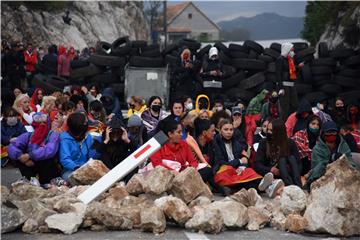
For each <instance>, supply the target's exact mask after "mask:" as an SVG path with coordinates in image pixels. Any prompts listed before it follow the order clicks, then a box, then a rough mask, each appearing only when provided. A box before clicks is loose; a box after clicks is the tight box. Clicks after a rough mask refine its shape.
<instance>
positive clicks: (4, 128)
mask: <svg viewBox="0 0 360 240" xmlns="http://www.w3.org/2000/svg"><path fill="white" fill-rule="evenodd" d="M19 119H20V118H19V114H18V112H17V111H16V110H15V109H13V108H8V109H6V111H5V113H4V117H3V119H2V120H1V167H5V166H6V164H7V163H8V161H9V158H8V151H7V146H8V145H9V144H10V142H11V141H14V140H15V139H16V137H17V136H19V135H21V134H22V133H25V132H26V129H25V127H24V125H23V124H22V123H21V121H20V120H19Z"/></svg>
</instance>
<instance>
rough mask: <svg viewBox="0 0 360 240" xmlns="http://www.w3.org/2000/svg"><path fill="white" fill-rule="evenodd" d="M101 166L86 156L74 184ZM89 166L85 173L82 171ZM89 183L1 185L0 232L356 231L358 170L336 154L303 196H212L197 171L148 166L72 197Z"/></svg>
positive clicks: (294, 190)
mask: <svg viewBox="0 0 360 240" xmlns="http://www.w3.org/2000/svg"><path fill="white" fill-rule="evenodd" d="M95 166H97V169H99V171H102V172H99V173H98V174H97V176H98V177H99V178H100V177H101V176H102V175H104V174H105V173H106V172H107V169H106V167H104V166H102V163H101V162H100V161H96V160H92V161H91V162H89V163H88V164H86V165H85V166H83V167H82V168H80V169H78V170H77V171H76V172H74V174H73V176H72V179H76V181H77V183H81V184H90V183H93V182H94V174H93V173H91V172H92V171H90V170H89V171H87V169H90V168H91V169H92V170H94V169H96V168H95ZM89 173H90V175H89ZM88 187H89V185H77V186H74V187H72V188H70V189H69V188H67V187H59V188H52V189H49V190H44V189H42V188H40V187H36V186H31V185H28V184H15V185H13V186H12V188H11V190H10V191H9V189H7V188H6V187H4V186H2V187H1V204H2V207H1V217H2V221H1V232H2V233H6V232H10V231H14V230H16V229H18V228H21V229H22V231H23V232H25V233H34V232H41V233H47V232H58V231H61V232H63V233H65V234H72V233H74V232H76V231H77V230H78V229H79V228H84V229H89V230H92V231H102V230H131V229H133V228H138V229H142V230H143V231H150V232H153V233H155V234H160V233H162V232H164V231H165V229H166V225H167V223H171V224H177V225H179V226H181V227H185V228H186V229H189V230H194V231H201V232H206V233H219V232H221V231H224V230H226V229H243V228H245V229H247V230H250V231H256V230H259V229H261V228H263V227H265V226H267V225H270V226H271V227H274V228H277V229H281V230H289V231H292V232H302V231H310V232H325V233H330V234H333V235H341V236H350V235H355V234H359V233H360V227H359V224H358V223H359V222H360V210H359V209H360V208H359V207H360V206H359V201H358V200H359V199H360V196H359V194H360V193H359V191H358V190H359V187H360V174H359V173H358V172H357V171H356V170H355V169H353V168H352V167H350V166H349V164H348V163H347V160H346V159H345V158H344V159H340V160H338V161H336V162H334V163H332V164H331V165H329V167H328V169H327V173H326V174H325V175H324V177H322V178H321V179H319V180H318V181H317V182H315V183H314V184H313V185H312V193H311V195H310V196H309V197H307V195H306V194H305V193H304V192H303V191H302V190H301V189H300V188H298V187H295V186H288V187H285V188H284V191H283V193H282V196H279V197H277V198H275V199H271V200H270V199H263V198H261V196H259V195H258V193H257V192H256V190H255V189H249V190H245V189H242V190H241V191H239V192H237V193H235V194H234V195H232V196H230V197H226V198H223V199H221V200H219V201H214V196H213V195H212V193H211V191H210V190H209V188H208V186H207V185H206V184H205V183H204V182H203V181H202V179H201V177H200V175H199V174H198V172H197V171H196V170H195V169H193V168H187V169H186V170H184V171H183V172H181V173H178V174H176V175H174V173H173V172H171V171H169V170H167V169H165V168H163V167H156V168H155V169H154V170H153V171H151V172H150V173H148V174H143V175H140V174H137V175H135V176H133V178H132V179H131V180H130V181H129V182H128V183H127V185H126V186H125V184H123V183H122V182H120V183H116V184H115V185H114V186H113V187H112V188H110V189H109V190H108V191H107V192H105V193H103V194H102V195H101V196H100V197H98V198H97V199H96V200H95V201H93V202H91V203H90V204H88V205H85V204H83V203H82V202H81V201H79V200H78V199H77V196H79V194H80V193H82V192H83V191H85V190H86V189H87V188H88Z"/></svg>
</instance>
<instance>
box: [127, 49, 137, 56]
mask: <svg viewBox="0 0 360 240" xmlns="http://www.w3.org/2000/svg"><path fill="white" fill-rule="evenodd" d="M129 55H130V56H139V55H140V49H139V48H131V50H130V52H129Z"/></svg>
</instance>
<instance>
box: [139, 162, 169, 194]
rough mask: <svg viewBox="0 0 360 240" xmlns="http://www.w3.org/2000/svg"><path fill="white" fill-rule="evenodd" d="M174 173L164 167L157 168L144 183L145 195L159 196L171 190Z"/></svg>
mask: <svg viewBox="0 0 360 240" xmlns="http://www.w3.org/2000/svg"><path fill="white" fill-rule="evenodd" d="M173 178H174V173H173V172H172V171H170V170H168V169H166V168H164V167H161V166H157V167H156V168H155V169H153V170H152V171H151V172H150V173H149V175H148V176H147V177H146V178H145V181H144V191H145V193H153V194H161V193H163V192H166V191H167V190H169V189H170V188H171V185H172V180H173Z"/></svg>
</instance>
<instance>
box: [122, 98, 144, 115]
mask: <svg viewBox="0 0 360 240" xmlns="http://www.w3.org/2000/svg"><path fill="white" fill-rule="evenodd" d="M127 103H128V105H129V111H128V113H127V117H128V118H129V117H131V115H133V114H137V115H138V116H141V114H142V113H143V112H144V111H145V110H146V104H145V101H144V99H142V98H141V97H138V96H131V97H130V98H129V99H128V101H127Z"/></svg>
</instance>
